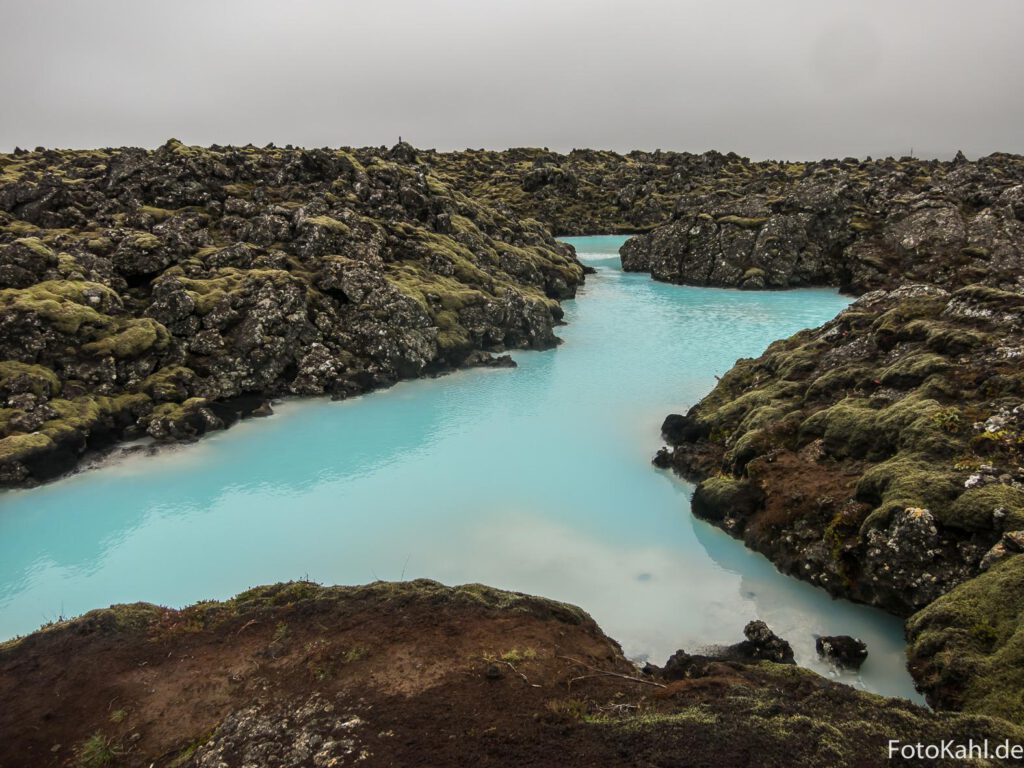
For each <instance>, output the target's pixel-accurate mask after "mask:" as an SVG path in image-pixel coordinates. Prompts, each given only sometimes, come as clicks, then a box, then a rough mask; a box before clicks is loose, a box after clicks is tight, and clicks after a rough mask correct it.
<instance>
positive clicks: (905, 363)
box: [879, 352, 950, 389]
mask: <svg viewBox="0 0 1024 768" xmlns="http://www.w3.org/2000/svg"><path fill="white" fill-rule="evenodd" d="M949 366H950V363H949V361H948V360H946V358H944V357H942V356H940V355H936V354H931V353H928V352H919V353H916V354H909V355H905V356H903V357H901V358H900V359H899V360H897V361H896V362H895V363H893V364H892V365H890V366H889V367H888V368H885V369H884V370H883V371H882V374H881V376H880V377H879V380H880V381H881V383H882V384H883V385H884V386H887V387H897V388H904V389H905V388H909V387H915V386H917V385H918V384H920V383H921V382H922V381H924V380H925V379H926V378H928V377H929V376H931V375H932V374H933V373H941V372H943V371H945V370H947V369H948V368H949Z"/></svg>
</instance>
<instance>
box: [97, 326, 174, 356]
mask: <svg viewBox="0 0 1024 768" xmlns="http://www.w3.org/2000/svg"><path fill="white" fill-rule="evenodd" d="M170 340H171V335H170V333H169V332H168V331H167V329H166V328H165V327H164V326H163V325H161V324H160V323H158V322H157V321H156V320H153V319H152V318H149V317H141V318H133V319H130V320H126V321H119V322H118V328H117V330H116V331H115V332H113V333H112V334H110V335H109V336H104V337H103V338H101V339H99V340H97V341H93V342H90V343H88V344H84V345H82V350H83V351H85V352H87V353H89V354H92V355H97V356H99V357H105V356H107V355H113V356H114V357H117V358H122V359H124V358H129V357H137V356H138V355H141V354H142V353H143V352H146V351H148V350H150V349H153V348H155V349H158V350H159V349H165V348H166V347H167V345H168V344H169V343H170Z"/></svg>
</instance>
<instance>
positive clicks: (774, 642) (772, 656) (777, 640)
mask: <svg viewBox="0 0 1024 768" xmlns="http://www.w3.org/2000/svg"><path fill="white" fill-rule="evenodd" d="M743 635H744V636H745V637H746V638H747V639H746V640H744V641H743V642H742V643H739V644H737V645H734V646H731V647H730V648H729V650H728V652H727V655H729V656H733V657H739V658H746V659H753V660H758V661H760V660H764V661H774V662H775V663H777V664H794V663H795V661H794V660H793V648H792V647H791V646H790V644H789V643H788V642H786V641H785V640H783V639H782V638H781V637H779V636H778V635H776V634H775V633H774V632H772V631H771V629H769V627H768V625H767V624H765V623H764V622H763V621H760V620H758V621H752V622H750V623H749V624H747V626H745V627H744V628H743Z"/></svg>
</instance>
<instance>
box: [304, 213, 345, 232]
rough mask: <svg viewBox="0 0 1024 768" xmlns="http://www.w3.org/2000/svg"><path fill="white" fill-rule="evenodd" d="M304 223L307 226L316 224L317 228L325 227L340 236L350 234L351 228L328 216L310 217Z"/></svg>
mask: <svg viewBox="0 0 1024 768" xmlns="http://www.w3.org/2000/svg"><path fill="white" fill-rule="evenodd" d="M306 222H307V223H309V224H316V225H317V226H318V227H326V228H327V229H329V230H331V231H332V232H337V233H338V234H340V235H348V234H350V233H351V232H352V228H351V227H349V225H348V224H346V223H345V222H343V221H339V220H338V219H335V218H332V217H330V216H310V217H309V218H308V219H306Z"/></svg>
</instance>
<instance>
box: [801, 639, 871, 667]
mask: <svg viewBox="0 0 1024 768" xmlns="http://www.w3.org/2000/svg"><path fill="white" fill-rule="evenodd" d="M814 647H815V650H817V651H818V655H819V656H821V657H822V658H825V659H828V660H829V661H831V662H833V663H834V664H836V665H837V666H840V667H845V668H846V669H854V670H856V669H860V668H861V665H862V664H863V663H864V660H865V659H867V657H868V647H867V644H866V643H865V642H864V641H863V640H858V639H857V638H855V637H850V636H849V635H824V636H822V637H818V638H815V640H814Z"/></svg>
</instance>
